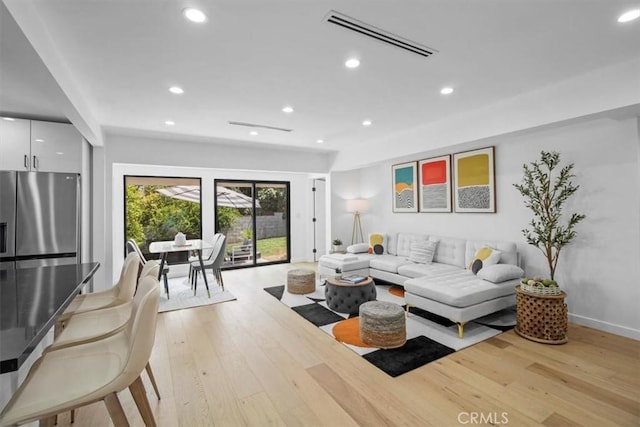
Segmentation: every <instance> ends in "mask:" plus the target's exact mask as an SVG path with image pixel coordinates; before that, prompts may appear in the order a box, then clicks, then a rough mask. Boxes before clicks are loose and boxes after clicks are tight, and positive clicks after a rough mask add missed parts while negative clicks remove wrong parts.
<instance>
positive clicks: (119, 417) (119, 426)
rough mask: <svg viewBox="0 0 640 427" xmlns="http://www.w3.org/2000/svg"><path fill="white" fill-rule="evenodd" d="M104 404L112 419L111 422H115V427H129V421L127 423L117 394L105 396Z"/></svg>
mask: <svg viewBox="0 0 640 427" xmlns="http://www.w3.org/2000/svg"><path fill="white" fill-rule="evenodd" d="M104 404H105V405H106V407H107V411H109V416H110V417H111V422H113V425H114V426H116V427H129V421H127V417H126V415H125V414H124V409H122V405H121V404H120V400H119V399H118V395H117V394H115V393H111V394H108V395H107V396H105V398H104Z"/></svg>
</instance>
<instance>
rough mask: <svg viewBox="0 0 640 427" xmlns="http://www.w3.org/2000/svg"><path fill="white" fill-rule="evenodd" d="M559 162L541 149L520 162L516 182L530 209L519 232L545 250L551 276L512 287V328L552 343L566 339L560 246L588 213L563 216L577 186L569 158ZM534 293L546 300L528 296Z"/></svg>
mask: <svg viewBox="0 0 640 427" xmlns="http://www.w3.org/2000/svg"><path fill="white" fill-rule="evenodd" d="M559 165H560V154H559V153H558V152H555V151H552V152H547V151H542V152H541V153H540V159H539V160H537V161H535V162H531V163H530V164H528V165H527V164H524V165H523V166H522V168H523V173H524V176H523V178H522V182H521V183H520V184H514V187H515V188H516V189H517V190H518V191H519V192H520V194H522V196H523V197H524V199H525V202H524V203H525V206H526V207H528V208H529V209H530V210H531V211H532V213H533V219H532V220H531V222H530V223H529V228H525V229H523V230H522V233H523V235H524V237H525V239H526V240H527V243H528V244H530V245H532V246H535V247H536V248H538V249H539V250H540V251H541V252H542V253H543V254H544V256H545V258H546V261H547V266H548V268H549V278H541V277H533V278H524V279H523V280H522V283H521V285H520V286H517V287H516V300H517V305H518V313H517V317H518V319H517V323H518V325H517V326H516V332H517V333H519V334H520V335H523V336H525V337H526V338H530V339H533V340H534V341H539V342H546V343H554V344H560V343H563V342H566V341H567V339H566V329H567V315H568V314H567V307H566V304H565V303H564V297H565V294H564V292H562V291H560V289H559V287H558V284H557V282H556V281H555V273H556V267H557V265H558V260H559V257H560V252H561V250H562V248H564V247H565V246H566V245H568V244H569V243H570V242H571V241H572V240H573V239H574V238H575V236H576V231H575V226H576V225H577V224H578V223H579V222H580V221H582V220H583V219H585V217H586V216H585V215H583V214H579V213H572V214H571V215H570V216H569V217H568V219H565V217H563V208H564V205H565V203H566V201H567V200H568V199H569V198H570V197H571V196H572V195H573V194H574V193H575V192H576V191H578V189H579V188H580V186H579V185H575V184H573V182H572V179H573V178H574V177H575V175H574V174H573V163H571V164H568V165H566V166H563V167H561V168H560V169H559V170H557V168H558V167H559ZM536 297H538V298H547V300H546V301H545V302H540V301H532V300H533V299H535V298H536ZM531 310H536V312H535V313H532V312H531ZM549 316H551V317H552V318H551V319H550V318H549ZM549 325H552V326H549Z"/></svg>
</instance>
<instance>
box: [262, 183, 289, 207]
mask: <svg viewBox="0 0 640 427" xmlns="http://www.w3.org/2000/svg"><path fill="white" fill-rule="evenodd" d="M258 201H259V202H260V208H261V209H262V211H263V212H286V210H287V198H286V188H279V187H259V188H258Z"/></svg>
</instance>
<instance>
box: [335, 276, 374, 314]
mask: <svg viewBox="0 0 640 427" xmlns="http://www.w3.org/2000/svg"><path fill="white" fill-rule="evenodd" d="M324 297H325V300H326V302H327V307H329V308H330V309H331V310H333V311H337V312H338V313H349V314H356V313H358V309H359V308H360V304H363V303H365V302H367V301H375V300H376V284H375V283H374V281H373V279H371V278H370V277H369V278H367V279H366V280H365V281H363V282H361V283H358V284H356V285H344V284H340V283H339V280H337V279H336V280H333V279H327V282H326V285H325V288H324Z"/></svg>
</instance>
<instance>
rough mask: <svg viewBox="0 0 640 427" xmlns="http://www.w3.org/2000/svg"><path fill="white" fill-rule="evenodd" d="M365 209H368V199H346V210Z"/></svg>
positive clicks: (361, 210) (357, 210)
mask: <svg viewBox="0 0 640 427" xmlns="http://www.w3.org/2000/svg"><path fill="white" fill-rule="evenodd" d="M367 209H369V201H368V200H367V199H351V200H347V212H365V211H366V210H367Z"/></svg>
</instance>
